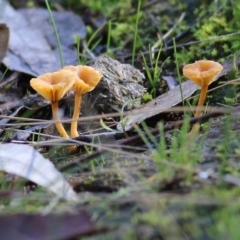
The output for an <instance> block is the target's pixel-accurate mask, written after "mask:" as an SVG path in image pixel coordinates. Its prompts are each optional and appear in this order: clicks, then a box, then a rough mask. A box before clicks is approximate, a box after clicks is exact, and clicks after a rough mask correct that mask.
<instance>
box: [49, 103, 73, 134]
mask: <svg viewBox="0 0 240 240" xmlns="http://www.w3.org/2000/svg"><path fill="white" fill-rule="evenodd" d="M52 114H53V120H54V121H56V122H55V126H56V128H57V130H58V132H59V134H60V136H61V137H63V138H69V136H68V134H67V132H66V130H65V129H64V127H63V125H62V123H61V122H60V118H59V116H58V102H54V103H52Z"/></svg>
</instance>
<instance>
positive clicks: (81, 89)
mask: <svg viewBox="0 0 240 240" xmlns="http://www.w3.org/2000/svg"><path fill="white" fill-rule="evenodd" d="M63 69H64V70H70V71H72V72H73V73H75V74H76V75H77V77H78V79H77V80H76V81H75V83H74V85H73V88H72V89H73V91H74V92H76V93H78V94H85V93H87V92H90V91H92V90H93V89H94V88H95V87H96V86H97V84H98V83H99V81H100V80H101V78H102V77H103V76H102V74H101V72H100V71H98V70H96V69H95V68H93V67H89V66H83V65H78V66H66V67H64V68H63Z"/></svg>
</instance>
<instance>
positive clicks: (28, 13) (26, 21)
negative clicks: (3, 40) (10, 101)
mask: <svg viewBox="0 0 240 240" xmlns="http://www.w3.org/2000/svg"><path fill="white" fill-rule="evenodd" d="M0 12H1V14H0V22H3V23H7V24H8V27H9V29H10V41H9V50H8V52H7V55H6V57H5V58H4V59H3V63H4V64H5V65H6V66H8V67H9V69H11V70H15V71H19V72H24V73H27V74H30V75H32V76H38V75H41V74H43V73H46V72H53V71H57V70H59V69H60V68H61V61H60V59H61V58H60V56H59V51H58V47H57V46H56V43H57V41H56V37H55V34H54V30H53V26H52V22H51V20H50V18H49V13H48V12H47V10H44V9H39V10H37V9H29V10H21V11H20V10H19V11H16V10H15V9H13V8H12V7H11V6H10V5H9V4H8V3H7V1H5V0H0ZM53 16H54V18H56V25H57V27H58V32H59V33H60V34H59V37H60V42H61V49H62V53H63V59H64V61H65V64H66V65H74V64H77V51H75V50H72V49H71V48H72V46H71V48H70V45H73V44H74V35H76V34H78V35H80V36H81V37H84V36H85V34H86V29H85V25H84V24H83V21H82V20H81V18H80V17H78V16H76V15H74V14H73V13H69V12H61V13H56V12H54V11H53ZM41 17H42V18H41ZM66 24H70V25H69V27H66Z"/></svg>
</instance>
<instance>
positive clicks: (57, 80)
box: [30, 70, 77, 103]
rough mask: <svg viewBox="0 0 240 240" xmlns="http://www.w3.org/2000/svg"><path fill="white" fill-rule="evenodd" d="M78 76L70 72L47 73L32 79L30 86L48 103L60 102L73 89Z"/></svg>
mask: <svg viewBox="0 0 240 240" xmlns="http://www.w3.org/2000/svg"><path fill="white" fill-rule="evenodd" d="M76 79H77V78H76V75H75V74H74V73H73V72H71V71H68V70H60V71H58V72H53V73H45V74H43V75H41V76H39V77H38V78H32V79H31V81H30V85H31V86H32V88H33V89H34V90H35V91H36V92H38V93H39V94H40V95H42V96H43V97H44V98H45V99H47V100H48V101H50V102H52V103H54V102H57V101H59V100H60V99H61V98H63V96H64V95H65V94H66V93H67V92H68V91H69V90H70V89H71V88H72V86H73V84H74V83H75V81H76Z"/></svg>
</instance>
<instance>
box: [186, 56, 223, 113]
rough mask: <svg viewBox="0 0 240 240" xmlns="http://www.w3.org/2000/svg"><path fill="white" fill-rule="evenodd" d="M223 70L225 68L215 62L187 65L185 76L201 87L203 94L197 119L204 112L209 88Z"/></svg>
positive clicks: (199, 62) (199, 101)
mask: <svg viewBox="0 0 240 240" xmlns="http://www.w3.org/2000/svg"><path fill="white" fill-rule="evenodd" d="M222 70H223V66H222V65H221V64H220V63H218V62H214V61H210V60H200V61H196V62H195V63H192V64H187V65H185V66H184V67H183V75H184V76H185V77H187V78H189V79H190V80H192V81H193V82H194V83H195V84H197V85H198V86H200V87H201V93H200V97H199V100H198V105H197V109H196V112H195V114H194V116H195V117H199V116H200V115H201V112H202V107H203V105H204V102H205V99H206V96H207V90H208V86H209V85H210V84H211V83H212V82H213V81H214V80H215V79H216V77H217V75H218V74H219V73H220V72H221V71H222Z"/></svg>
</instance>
